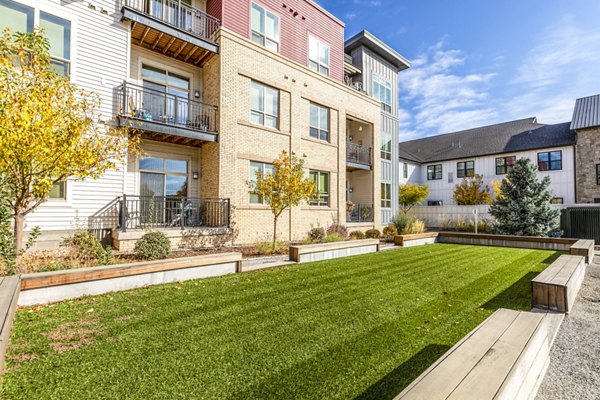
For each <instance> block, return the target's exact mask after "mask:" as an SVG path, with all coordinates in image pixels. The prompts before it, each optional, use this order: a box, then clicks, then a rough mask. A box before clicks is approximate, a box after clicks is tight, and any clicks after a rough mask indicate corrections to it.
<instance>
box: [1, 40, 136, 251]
mask: <svg viewBox="0 0 600 400" xmlns="http://www.w3.org/2000/svg"><path fill="white" fill-rule="evenodd" d="M49 48H50V45H49V43H48V40H47V39H46V37H45V35H44V33H43V30H40V29H36V30H35V31H34V32H33V33H12V32H10V30H5V31H4V32H3V33H2V34H1V35H0V49H1V50H0V179H1V181H0V185H2V186H4V187H5V188H6V190H7V193H9V195H8V198H7V199H6V201H7V203H8V206H9V208H10V210H11V211H12V217H13V218H14V244H15V247H16V250H17V253H19V252H20V251H21V250H22V249H23V246H24V241H23V228H24V219H25V216H26V215H27V214H29V213H31V212H32V211H34V210H35V209H36V208H37V207H38V206H39V205H40V204H41V203H43V202H44V201H46V199H47V198H48V196H49V193H50V190H51V189H52V187H53V185H55V184H57V183H60V182H63V181H64V180H65V179H67V178H69V177H72V178H75V179H85V178H92V179H96V178H99V177H100V176H101V175H102V174H103V173H105V172H106V171H108V170H111V169H115V168H117V166H118V165H119V164H120V163H122V162H123V161H124V160H125V157H126V156H127V153H128V150H129V149H134V148H136V147H137V143H138V141H137V138H133V139H131V138H130V139H129V140H128V139H127V138H126V136H125V132H124V131H120V130H116V129H110V128H108V127H103V126H101V125H100V124H99V123H98V117H99V114H98V109H99V106H100V102H99V97H98V95H96V94H95V93H90V92H87V91H84V90H82V89H79V88H77V87H76V86H75V85H74V84H72V83H71V82H70V81H69V78H68V77H63V76H59V75H58V74H56V72H55V71H54V70H53V68H52V65H51V63H50V52H49Z"/></svg>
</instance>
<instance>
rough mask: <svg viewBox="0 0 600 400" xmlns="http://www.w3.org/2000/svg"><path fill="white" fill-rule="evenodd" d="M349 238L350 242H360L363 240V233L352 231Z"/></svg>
mask: <svg viewBox="0 0 600 400" xmlns="http://www.w3.org/2000/svg"><path fill="white" fill-rule="evenodd" d="M349 236H350V239H352V240H360V239H364V238H365V233H364V232H363V231H352V232H350V235H349Z"/></svg>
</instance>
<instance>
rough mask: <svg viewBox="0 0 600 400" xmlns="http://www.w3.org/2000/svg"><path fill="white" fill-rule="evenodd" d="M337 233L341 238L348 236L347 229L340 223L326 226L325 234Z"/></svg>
mask: <svg viewBox="0 0 600 400" xmlns="http://www.w3.org/2000/svg"><path fill="white" fill-rule="evenodd" d="M332 233H337V234H339V235H340V236H342V237H343V238H347V237H348V229H346V227H345V226H344V225H340V224H331V225H330V226H329V228H327V234H328V235H329V234H332Z"/></svg>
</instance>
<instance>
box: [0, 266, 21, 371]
mask: <svg viewBox="0 0 600 400" xmlns="http://www.w3.org/2000/svg"><path fill="white" fill-rule="evenodd" d="M20 286H21V284H20V277H19V276H9V277H4V278H2V280H1V281H0V323H1V326H0V374H1V373H3V372H4V356H5V355H6V348H7V347H8V341H9V338H10V331H11V329H12V324H13V320H14V317H15V311H16V309H17V301H18V299H19V289H20Z"/></svg>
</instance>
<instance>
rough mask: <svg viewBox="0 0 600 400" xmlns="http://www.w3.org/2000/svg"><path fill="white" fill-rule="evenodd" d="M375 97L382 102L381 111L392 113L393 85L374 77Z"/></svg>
mask: <svg viewBox="0 0 600 400" xmlns="http://www.w3.org/2000/svg"><path fill="white" fill-rule="evenodd" d="M373 97H375V98H376V99H377V100H379V101H381V109H382V110H383V111H386V112H392V85H391V84H390V82H389V81H387V80H385V79H383V78H380V77H379V76H377V75H373Z"/></svg>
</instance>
